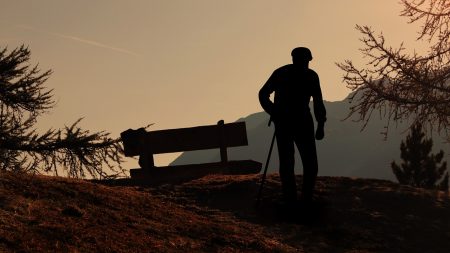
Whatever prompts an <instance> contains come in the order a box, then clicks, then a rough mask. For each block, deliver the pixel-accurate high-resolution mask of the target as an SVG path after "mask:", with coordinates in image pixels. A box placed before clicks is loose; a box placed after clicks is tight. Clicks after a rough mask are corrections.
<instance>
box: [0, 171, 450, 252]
mask: <svg viewBox="0 0 450 253" xmlns="http://www.w3.org/2000/svg"><path fill="white" fill-rule="evenodd" d="M300 179H301V178H299V181H300ZM258 186H259V177H257V176H254V175H253V176H236V177H232V176H209V177H205V178H202V179H199V180H195V181H191V182H188V183H185V184H182V185H176V186H169V185H163V186H158V187H144V186H106V185H102V184H96V183H92V182H87V181H81V180H71V179H63V178H57V177H44V176H34V177H33V176H27V175H16V174H10V173H2V174H0V251H5V252H308V253H310V252H448V250H449V249H450V205H449V202H450V201H449V197H448V196H446V195H445V194H443V193H442V192H432V191H426V190H421V189H415V188H410V187H404V186H399V185H397V184H394V183H391V182H388V181H381V180H363V179H350V178H327V177H323V178H319V180H318V186H317V189H318V191H317V197H318V199H319V200H318V202H317V203H318V204H316V205H315V207H314V208H313V209H308V210H309V211H310V212H301V210H304V209H300V211H299V212H297V213H296V214H295V215H294V217H290V218H289V219H288V218H287V217H286V213H285V212H282V211H280V209H279V208H277V200H278V199H279V191H280V189H279V187H280V185H279V181H278V176H277V175H270V176H269V177H268V183H267V188H266V189H265V191H264V192H263V196H264V199H263V201H262V205H261V206H260V207H259V208H258V209H255V208H254V203H255V195H256V192H257V189H258ZM311 210H312V211H311Z"/></svg>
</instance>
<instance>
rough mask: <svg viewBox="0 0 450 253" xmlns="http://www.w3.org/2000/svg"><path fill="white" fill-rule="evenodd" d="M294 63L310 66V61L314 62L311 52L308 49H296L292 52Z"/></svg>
mask: <svg viewBox="0 0 450 253" xmlns="http://www.w3.org/2000/svg"><path fill="white" fill-rule="evenodd" d="M291 55H292V62H293V63H294V64H297V65H303V66H306V67H307V66H308V63H309V61H311V60H312V54H311V51H310V50H309V49H308V48H306V47H296V48H294V49H293V50H292V52H291Z"/></svg>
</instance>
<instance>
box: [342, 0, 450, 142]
mask: <svg viewBox="0 0 450 253" xmlns="http://www.w3.org/2000/svg"><path fill="white" fill-rule="evenodd" d="M401 3H402V5H403V7H404V8H403V11H402V13H401V15H402V16H405V17H407V18H408V19H409V23H414V22H419V21H421V22H423V26H422V28H421V31H420V33H419V36H418V38H417V40H419V41H422V42H423V43H427V45H428V46H429V51H428V53H427V54H425V55H420V54H418V53H416V52H413V53H408V52H406V48H405V47H404V46H403V43H402V44H401V45H400V46H399V47H398V48H394V47H391V46H389V45H387V44H386V42H385V38H384V36H383V35H382V34H376V33H375V32H374V31H373V30H372V29H371V28H370V27H368V26H360V25H357V26H356V29H357V30H358V31H359V32H360V33H361V34H362V38H361V41H362V43H363V47H362V48H361V49H360V50H361V52H362V55H363V56H364V58H365V59H367V64H366V66H365V67H363V68H360V67H357V66H355V65H354V64H353V63H352V61H351V60H346V61H345V62H344V63H338V64H337V65H338V67H339V68H341V69H342V70H343V71H344V72H345V73H346V74H345V76H344V81H345V82H346V83H347V86H348V87H349V88H351V89H352V90H354V91H355V92H354V93H353V95H352V97H351V98H350V99H351V102H352V103H353V105H352V106H351V110H350V114H349V117H350V116H351V115H354V114H356V115H359V120H360V121H363V122H365V124H367V122H368V121H369V119H370V117H371V115H372V113H373V112H376V111H378V112H379V113H381V114H382V115H383V116H384V117H386V118H387V120H388V124H387V127H388V126H389V122H390V121H391V120H394V121H397V120H403V119H413V123H412V124H411V127H412V126H413V125H414V123H415V122H428V123H429V125H426V126H428V127H431V128H432V127H433V126H434V127H437V130H438V131H439V132H440V133H444V134H447V137H449V138H450V135H449V129H450V0H429V1H416V0H401ZM426 126H424V127H426Z"/></svg>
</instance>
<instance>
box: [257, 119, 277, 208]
mask: <svg viewBox="0 0 450 253" xmlns="http://www.w3.org/2000/svg"><path fill="white" fill-rule="evenodd" d="M271 122H272V119H270V120H269V126H270V123H271ZM274 142H275V132H274V133H273V137H272V142H271V143H270V148H269V154H268V155H267V160H266V166H265V167H264V173H263V176H262V179H261V185H260V186H259V191H258V197H257V199H256V207H258V206H259V203H260V202H261V192H262V189H263V186H264V182H265V181H266V175H267V168H268V167H269V162H270V156H271V155H272V149H273V144H274Z"/></svg>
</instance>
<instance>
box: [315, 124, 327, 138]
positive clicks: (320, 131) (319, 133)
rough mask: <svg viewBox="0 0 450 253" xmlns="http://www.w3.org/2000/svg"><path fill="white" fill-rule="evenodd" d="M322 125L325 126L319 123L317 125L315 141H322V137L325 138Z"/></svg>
mask: <svg viewBox="0 0 450 253" xmlns="http://www.w3.org/2000/svg"><path fill="white" fill-rule="evenodd" d="M324 125H325V122H319V123H318V124H317V130H316V140H322V139H323V137H324V136H325V131H324Z"/></svg>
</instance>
